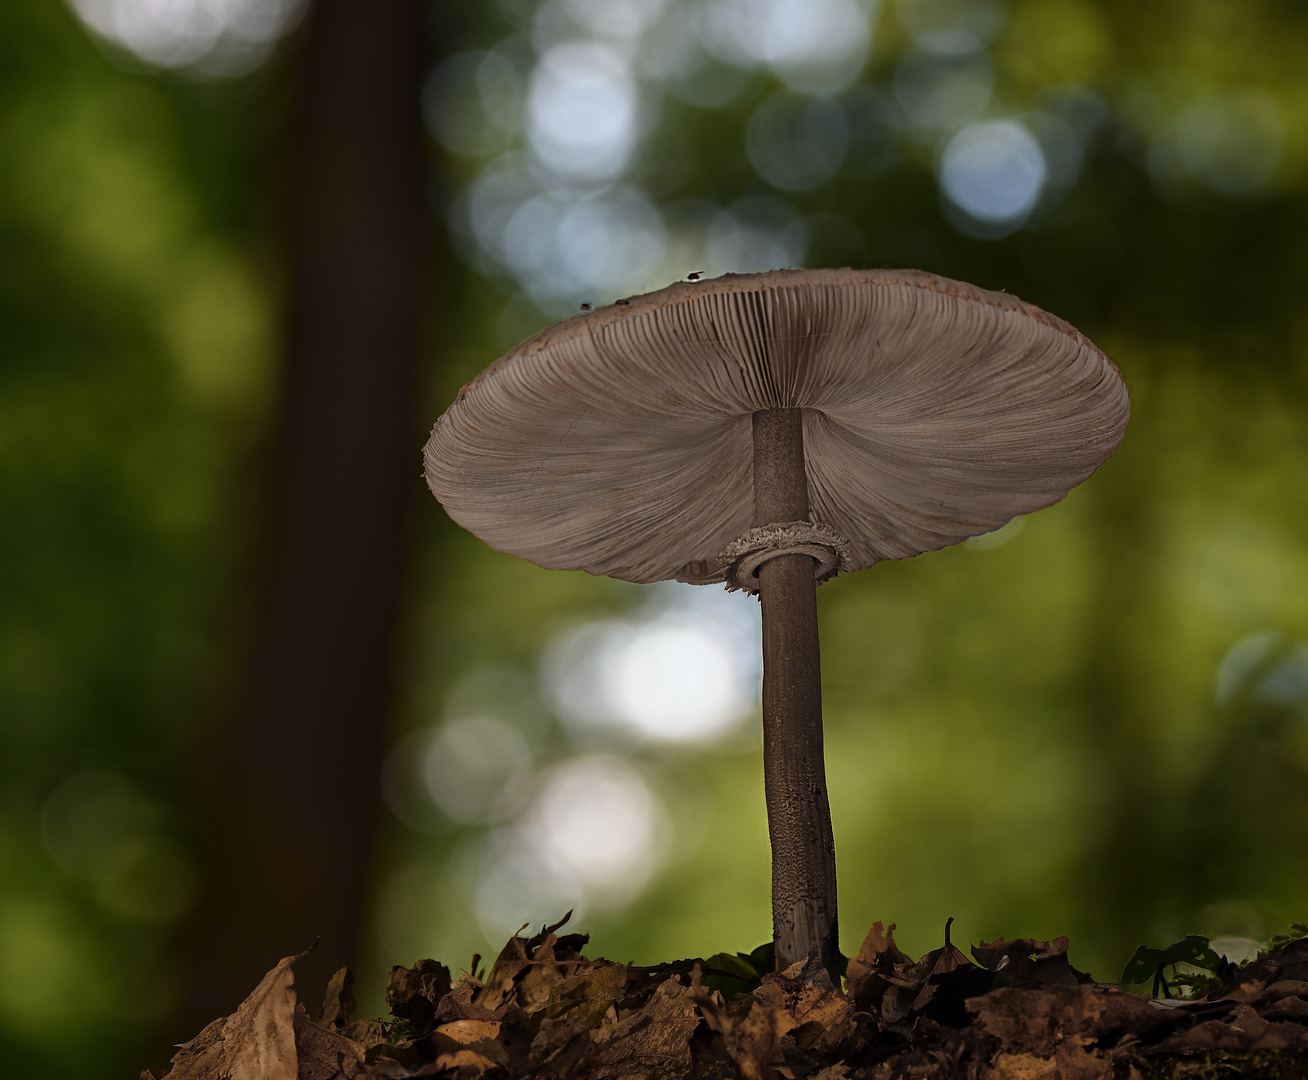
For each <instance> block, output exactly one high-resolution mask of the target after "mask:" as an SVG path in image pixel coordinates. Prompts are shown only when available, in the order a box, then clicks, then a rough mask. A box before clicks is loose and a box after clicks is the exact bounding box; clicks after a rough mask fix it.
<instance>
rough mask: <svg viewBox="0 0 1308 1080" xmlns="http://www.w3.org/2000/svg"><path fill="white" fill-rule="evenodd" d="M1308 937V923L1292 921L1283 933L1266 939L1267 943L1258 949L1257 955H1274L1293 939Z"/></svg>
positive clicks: (1298, 939)
mask: <svg viewBox="0 0 1308 1080" xmlns="http://www.w3.org/2000/svg"><path fill="white" fill-rule="evenodd" d="M1304 938H1308V923H1301V922H1294V923H1291V924H1290V928H1289V929H1288V930H1286V931H1285V932H1283V933H1280V934H1276V935H1274V936H1272V937H1271V938H1269V939H1268V941H1267V944H1266V945H1265V946H1263V948H1262V949H1261V950H1260V951H1259V953H1258V955H1259V956H1274V955H1275V954H1276V953H1278V952H1280V951H1281V950H1282V949H1284V948H1285V947H1286V946H1287V945H1289V944H1290V943H1291V942H1294V941H1301V940H1303V939H1304Z"/></svg>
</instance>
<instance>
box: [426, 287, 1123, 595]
mask: <svg viewBox="0 0 1308 1080" xmlns="http://www.w3.org/2000/svg"><path fill="white" fill-rule="evenodd" d="M773 408H799V409H802V410H803V412H802V419H803V437H804V461H805V471H806V474H807V477H808V488H809V503H810V515H809V516H810V519H811V520H812V521H814V522H817V523H820V524H823V525H826V526H828V527H829V528H831V529H833V530H835V532H837V533H839V534H840V535H841V536H842V537H844V538H846V539H847V540H848V542H849V544H848V549H847V556H848V560H847V564H848V565H849V566H850V567H851V568H852V569H863V568H865V567H867V566H871V565H872V564H873V563H876V562H879V561H881V560H882V559H904V558H909V557H911V556H914V555H918V554H921V553H922V552H924V551H933V550H935V549H937V548H942V547H946V546H947V545H949V544H954V543H957V542H959V541H960V540H964V539H966V538H968V537H970V536H976V535H978V534H980V533H986V532H990V531H992V530H994V529H996V528H998V527H999V526H1001V525H1003V524H1004V523H1005V522H1007V521H1009V520H1010V519H1012V518H1013V517H1015V516H1016V515H1018V514H1024V513H1028V512H1030V511H1032V510H1038V509H1040V508H1041V507H1045V506H1049V505H1050V504H1051V503H1055V502H1057V501H1058V500H1059V499H1061V498H1062V497H1063V496H1064V495H1066V494H1067V492H1068V491H1069V490H1070V489H1071V488H1073V487H1075V486H1076V485H1077V484H1079V483H1080V482H1081V481H1082V480H1084V479H1085V478H1086V477H1088V476H1089V475H1090V474H1091V473H1092V472H1094V470H1095V469H1096V468H1098V467H1099V465H1100V464H1102V463H1103V462H1104V461H1105V460H1106V459H1107V458H1108V456H1109V455H1110V454H1111V453H1112V452H1113V451H1114V450H1115V449H1116V448H1117V444H1118V443H1119V442H1120V441H1121V439H1122V435H1123V433H1124V431H1125V428H1126V421H1127V415H1128V412H1129V409H1130V403H1129V396H1128V392H1127V388H1126V384H1125V382H1123V380H1122V377H1121V375H1120V373H1119V372H1118V370H1117V368H1116V367H1115V366H1114V365H1113V363H1112V361H1110V360H1109V359H1108V358H1107V357H1106V356H1104V354H1103V353H1102V352H1100V351H1099V350H1098V349H1097V348H1095V346H1094V345H1092V344H1091V343H1090V342H1089V341H1088V340H1086V338H1084V337H1083V336H1082V335H1081V334H1080V333H1079V332H1077V330H1075V329H1074V328H1073V327H1071V326H1069V325H1068V324H1067V323H1065V322H1063V321H1062V320H1061V319H1058V318H1055V317H1054V316H1052V315H1049V314H1048V313H1046V312H1044V311H1042V310H1041V309H1039V308H1037V307H1034V306H1032V305H1031V304H1026V303H1023V302H1022V301H1021V300H1018V299H1017V298H1016V297H1013V296H1009V295H1007V294H1006V293H995V292H988V291H986V290H984V289H978V288H975V287H974V286H972V285H967V284H964V283H962V282H958V281H951V280H948V279H946V278H940V277H936V276H934V275H931V274H926V273H922V272H919V271H913V270H774V271H769V272H767V273H763V274H727V275H725V276H723V277H719V278H714V279H712V280H709V281H697V282H679V283H677V284H675V285H670V286H668V287H667V288H666V289H660V290H659V291H657V292H652V293H648V294H646V295H644V296H637V297H632V298H631V299H629V300H619V301H618V302H617V303H616V304H613V305H611V306H609V307H605V308H601V309H598V310H596V311H593V312H589V313H587V314H585V315H580V316H574V317H573V318H570V319H567V320H565V321H564V322H561V323H559V324H558V325H556V326H552V327H550V328H549V329H547V330H543V331H542V332H541V333H539V334H536V335H535V336H534V337H531V338H529V339H528V340H526V341H525V342H523V343H522V344H521V345H519V346H518V347H517V348H515V349H513V350H512V351H511V352H509V353H507V354H506V355H505V356H503V357H501V358H500V359H499V360H497V361H496V362H495V363H494V364H492V365H491V366H490V367H488V368H487V369H486V370H485V371H483V372H482V373H481V374H480V375H478V376H477V377H476V378H475V379H473V380H472V382H470V383H468V384H467V385H466V386H465V387H464V388H463V389H462V390H461V391H460V392H459V396H458V399H457V400H456V401H455V402H454V403H453V404H452V405H451V406H450V407H449V409H447V410H446V411H445V413H444V414H443V415H442V416H441V417H440V419H439V420H437V421H436V425H435V427H434V428H433V429H432V433H431V438H430V439H429V440H428V442H427V445H426V447H425V448H424V451H423V457H424V461H425V466H426V476H427V483H428V486H429V487H430V488H431V490H432V493H433V494H434V495H435V496H436V497H437V498H438V499H439V500H440V501H441V503H443V504H444V506H445V509H446V510H447V511H448V513H449V515H450V516H451V517H452V518H453V519H454V520H455V521H456V522H458V523H459V524H460V525H462V526H463V527H464V528H465V529H468V530H469V531H470V532H472V533H474V534H475V535H477V536H479V537H481V539H482V540H484V541H485V542H486V543H487V544H489V545H490V546H491V547H493V548H496V549H497V550H500V551H505V552H508V553H510V554H513V555H518V556H521V557H522V558H525V559H529V560H531V561H532V562H534V563H537V564H538V565H540V566H543V567H548V568H550V569H566V570H585V571H587V572H588V573H591V574H600V575H607V576H609V577H614V578H621V579H623V580H625V581H637V582H652V581H662V580H666V579H669V578H675V577H678V576H680V575H682V574H683V572H684V571H686V570H687V568H688V566H689V564H692V563H700V564H703V563H706V562H709V561H711V560H713V559H714V557H715V556H717V555H718V554H719V553H721V552H722V551H723V550H724V549H725V548H726V547H727V546H728V545H729V544H730V543H731V542H732V541H733V540H735V539H736V538H738V537H740V536H741V535H742V534H744V533H746V532H747V531H749V530H750V529H751V528H752V527H754V526H755V524H766V523H756V522H755V520H754V483H753V423H752V415H753V413H754V412H756V411H759V410H763V409H773ZM723 576H724V575H723V573H718V574H717V576H716V578H711V579H710V580H723ZM697 580H704V579H703V577H702V576H700V577H698V578H697Z"/></svg>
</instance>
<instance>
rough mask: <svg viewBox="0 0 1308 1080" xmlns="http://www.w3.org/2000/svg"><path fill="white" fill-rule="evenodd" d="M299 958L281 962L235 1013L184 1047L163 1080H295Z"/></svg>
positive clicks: (287, 958) (177, 1054)
mask: <svg viewBox="0 0 1308 1080" xmlns="http://www.w3.org/2000/svg"><path fill="white" fill-rule="evenodd" d="M305 955H307V952H305V953H299V954H297V955H296V956H288V957H286V958H285V959H283V960H282V961H281V962H280V963H279V964H278V965H277V966H276V967H275V968H273V969H272V970H271V971H270V972H268V974H267V975H265V976H264V977H263V980H262V981H261V982H260V983H259V985H258V986H256V987H255V988H254V992H253V993H251V994H250V996H249V997H247V998H246V999H245V1000H244V1001H243V1002H241V1004H240V1006H239V1007H238V1008H237V1010H236V1012H234V1013H232V1015H231V1016H229V1017H227V1018H226V1019H225V1020H221V1021H218V1020H215V1021H214V1022H213V1023H212V1024H209V1025H208V1027H206V1028H205V1029H204V1030H203V1031H202V1032H200V1034H199V1035H197V1036H196V1037H195V1038H194V1039H192V1040H191V1041H190V1042H189V1043H184V1044H183V1045H182V1046H181V1047H180V1049H179V1050H178V1052H177V1053H176V1054H175V1055H174V1056H173V1060H172V1069H171V1070H170V1071H169V1072H168V1073H167V1074H166V1075H167V1076H168V1078H169V1080H297V1073H298V1071H299V1066H298V1058H297V1056H296V1052H295V1028H294V1021H295V973H294V972H293V971H292V970H291V966H292V965H293V964H294V963H295V962H296V961H297V960H299V959H300V958H301V957H303V956H305Z"/></svg>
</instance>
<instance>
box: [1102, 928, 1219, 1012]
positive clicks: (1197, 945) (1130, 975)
mask: <svg viewBox="0 0 1308 1080" xmlns="http://www.w3.org/2000/svg"><path fill="white" fill-rule="evenodd" d="M1221 963H1222V958H1221V957H1220V956H1218V955H1217V953H1215V952H1213V950H1212V949H1210V948H1209V947H1208V938H1206V937H1203V936H1201V935H1199V934H1189V935H1187V936H1186V937H1184V938H1182V939H1181V940H1180V941H1176V942H1173V943H1172V944H1171V945H1168V946H1167V947H1166V948H1163V949H1151V948H1149V947H1147V946H1145V945H1141V946H1140V947H1139V948H1138V949H1136V951H1135V955H1134V956H1133V957H1131V959H1130V960H1128V961H1127V964H1126V967H1125V969H1123V971H1122V982H1124V983H1126V984H1127V985H1130V984H1131V983H1142V982H1148V981H1149V980H1150V979H1152V980H1153V984H1154V985H1153V996H1154V997H1157V996H1158V993H1159V991H1160V990H1161V991H1162V994H1163V996H1164V997H1172V996H1173V994H1172V991H1173V990H1175V989H1179V988H1181V987H1184V988H1186V989H1187V990H1189V991H1190V992H1191V996H1197V994H1198V993H1199V992H1200V988H1201V987H1203V988H1205V989H1206V988H1208V984H1209V983H1211V982H1213V981H1214V980H1215V978H1216V974H1217V969H1218V967H1219V966H1220V965H1221ZM1178 964H1190V965H1192V966H1193V967H1196V968H1200V969H1202V970H1204V971H1207V972H1209V973H1210V976H1209V977H1207V978H1204V977H1198V978H1196V977H1195V976H1192V975H1189V974H1178V973H1177V970H1176V967H1177V965H1178ZM1169 967H1170V968H1171V969H1172V976H1173V977H1172V979H1171V980H1168V979H1166V978H1165V976H1164V969H1165V968H1169Z"/></svg>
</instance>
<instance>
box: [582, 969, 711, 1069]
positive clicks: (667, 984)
mask: <svg viewBox="0 0 1308 1080" xmlns="http://www.w3.org/2000/svg"><path fill="white" fill-rule="evenodd" d="M699 1024H700V1016H699V1012H698V1011H697V1009H696V1007H695V996H694V993H693V991H692V990H691V988H690V987H687V986H683V985H682V984H681V982H680V981H679V980H677V979H675V978H670V979H667V980H666V981H664V982H662V983H660V984H659V986H658V987H657V989H655V991H654V993H653V994H652V995H650V997H649V1000H648V1001H646V1002H645V1003H644V1005H642V1006H641V1007H640V1008H638V1009H632V1010H629V1011H628V1012H627V1013H626V1014H625V1015H622V1016H620V1017H618V1018H617V1020H616V1022H615V1023H612V1024H605V1025H603V1026H601V1027H600V1028H598V1029H597V1030H596V1032H595V1035H594V1046H595V1051H594V1053H593V1054H592V1055H591V1057H590V1058H589V1061H590V1064H591V1068H590V1069H589V1070H588V1075H589V1076H592V1077H594V1078H596V1080H608V1078H615V1080H616V1078H617V1077H635V1076H639V1077H642V1078H660V1080H673V1078H677V1077H684V1076H688V1075H689V1074H690V1071H691V1067H692V1065H693V1061H692V1057H691V1052H690V1039H691V1036H692V1035H694V1033H695V1029H696V1028H697V1027H699Z"/></svg>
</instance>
